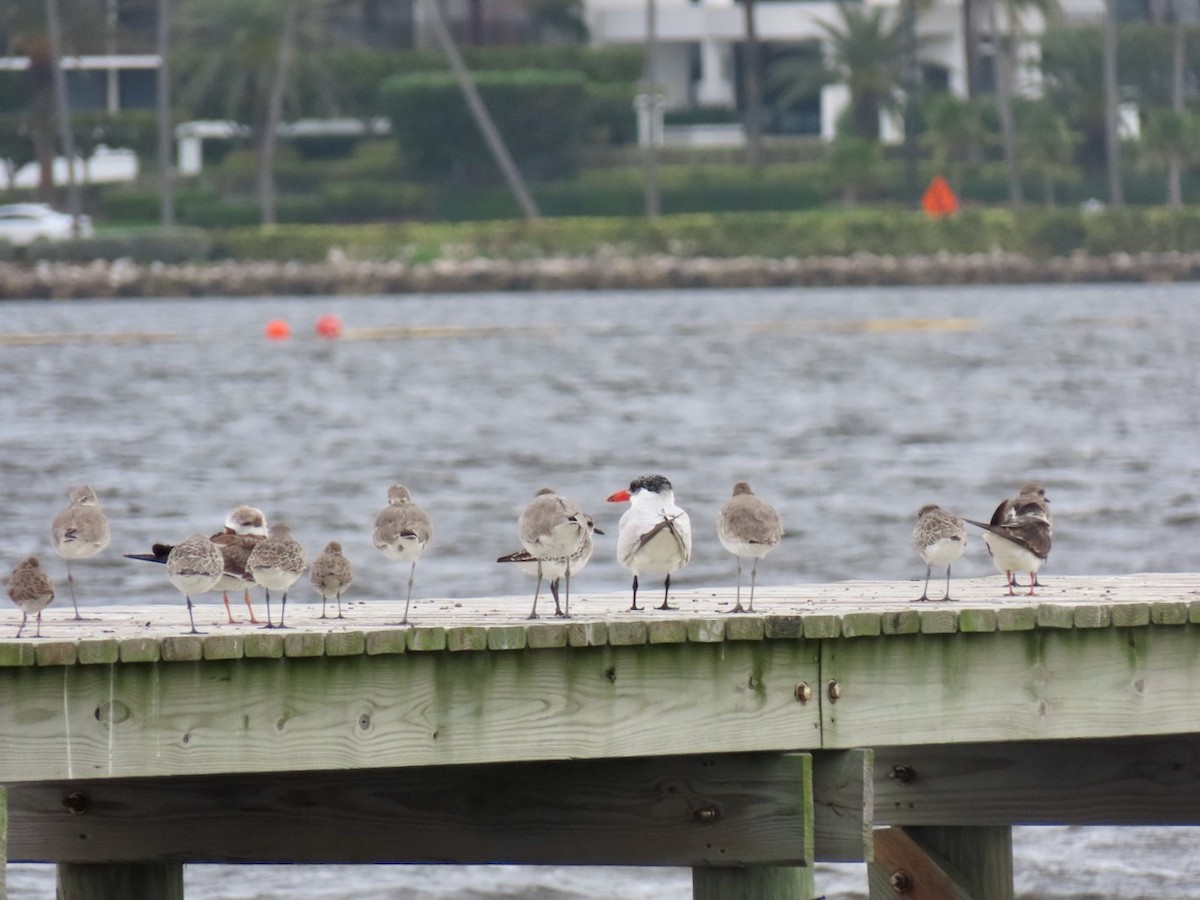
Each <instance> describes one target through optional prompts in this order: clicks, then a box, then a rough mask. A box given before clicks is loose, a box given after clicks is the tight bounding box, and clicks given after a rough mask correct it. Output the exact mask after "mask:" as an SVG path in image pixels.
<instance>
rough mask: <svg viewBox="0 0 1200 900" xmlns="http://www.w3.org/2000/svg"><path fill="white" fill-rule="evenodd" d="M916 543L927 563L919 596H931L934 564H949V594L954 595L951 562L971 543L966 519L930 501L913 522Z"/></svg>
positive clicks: (948, 596)
mask: <svg viewBox="0 0 1200 900" xmlns="http://www.w3.org/2000/svg"><path fill="white" fill-rule="evenodd" d="M912 539H913V546H914V547H915V548H916V550H917V554H918V555H919V556H920V557H921V559H922V561H924V563H925V589H924V590H923V591H921V596H920V597H918V598H917V599H918V600H928V599H929V577H930V575H931V574H932V572H933V567H934V566H945V567H946V596H944V597H943V598H942V599H943V600H949V599H950V564H951V563H953V562H954V561H955V560H956V559H958V558H959V557H961V556H962V555H963V550H965V549H966V547H967V529H966V527H965V525H964V523H963V520H962V519H960V518H959V517H958V516H956V515H954V514H953V513H949V512H947V511H946V510H944V509H942V508H941V507H940V506H938V505H936V504H934V503H927V504H925V505H924V506H922V507H921V510H920V512H918V513H917V524H916V525H914V526H913V535H912Z"/></svg>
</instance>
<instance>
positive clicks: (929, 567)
mask: <svg viewBox="0 0 1200 900" xmlns="http://www.w3.org/2000/svg"><path fill="white" fill-rule="evenodd" d="M932 571H933V563H929V564H928V565H927V566H925V590H923V591H921V596H920V597H918V598H917V602H918V603H920V602H922V601H924V600H928V599H929V573H930V572H932Z"/></svg>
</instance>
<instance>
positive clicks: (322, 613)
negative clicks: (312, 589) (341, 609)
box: [321, 594, 328, 619]
mask: <svg viewBox="0 0 1200 900" xmlns="http://www.w3.org/2000/svg"><path fill="white" fill-rule="evenodd" d="M327 599H328V598H327V597H326V596H325V595H324V594H322V595H321V618H322V619H324V618H326V615H325V601H326V600H327Z"/></svg>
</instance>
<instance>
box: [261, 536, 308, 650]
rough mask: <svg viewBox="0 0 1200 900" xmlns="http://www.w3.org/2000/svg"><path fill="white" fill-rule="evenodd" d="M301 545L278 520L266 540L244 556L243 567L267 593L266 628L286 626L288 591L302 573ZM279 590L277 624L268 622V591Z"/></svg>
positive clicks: (269, 593) (269, 620)
mask: <svg viewBox="0 0 1200 900" xmlns="http://www.w3.org/2000/svg"><path fill="white" fill-rule="evenodd" d="M305 563H306V561H305V558H304V548H303V547H301V546H300V542H299V541H297V540H296V539H295V538H293V537H292V529H290V528H288V526H286V525H283V524H281V523H278V522H277V523H276V524H274V525H272V526H271V528H270V530H269V531H268V532H267V537H266V539H265V540H262V541H259V542H258V544H256V545H255V547H254V549H253V550H251V551H250V556H249V558H248V559H247V560H246V571H247V572H249V573H250V577H251V578H253V579H254V580H255V582H256V583H258V584H261V585H262V586H263V588H264V589H265V591H266V597H267V625H266V627H267V628H275V627H279V628H285V627H287V626H285V625H284V624H283V620H284V617H285V616H286V615H287V592H288V588H290V587H291V586H292V585H293V584H295V583H296V579H298V578H299V577H300V576H301V575H303V574H304V567H305ZM272 590H276V591H281V592H282V593H283V599H282V601H281V602H280V610H279V625H278V626H275V625H274V624H272V622H271V591H272Z"/></svg>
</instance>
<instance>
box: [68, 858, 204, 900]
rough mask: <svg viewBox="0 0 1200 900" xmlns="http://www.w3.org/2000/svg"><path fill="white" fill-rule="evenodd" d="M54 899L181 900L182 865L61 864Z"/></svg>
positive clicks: (166, 863) (160, 863)
mask: <svg viewBox="0 0 1200 900" xmlns="http://www.w3.org/2000/svg"><path fill="white" fill-rule="evenodd" d="M57 900H183V864H182V863H178V862H149V863H121V864H119V865H110V864H96V863H61V864H60V865H59V867H58V894H57Z"/></svg>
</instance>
